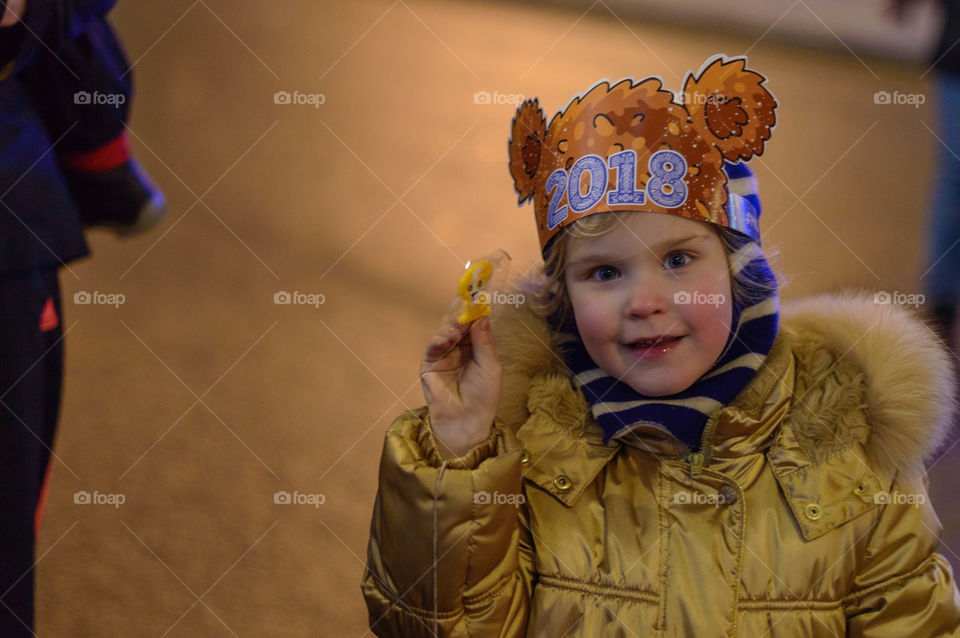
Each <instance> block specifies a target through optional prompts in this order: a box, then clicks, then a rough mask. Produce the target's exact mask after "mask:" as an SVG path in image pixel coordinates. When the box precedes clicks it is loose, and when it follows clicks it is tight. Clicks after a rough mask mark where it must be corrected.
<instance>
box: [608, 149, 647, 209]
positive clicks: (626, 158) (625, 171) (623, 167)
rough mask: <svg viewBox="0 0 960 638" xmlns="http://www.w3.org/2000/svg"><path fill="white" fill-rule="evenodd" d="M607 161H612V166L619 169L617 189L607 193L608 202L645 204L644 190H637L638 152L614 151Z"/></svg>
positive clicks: (611, 203)
mask: <svg viewBox="0 0 960 638" xmlns="http://www.w3.org/2000/svg"><path fill="white" fill-rule="evenodd" d="M607 161H609V162H610V168H615V169H617V190H615V191H610V192H609V193H607V203H608V204H610V205H611V206H616V205H618V204H643V203H644V201H646V196H645V194H644V192H643V191H642V190H639V191H638V190H637V152H636V151H634V150H629V151H622V152H620V153H614V154H613V155H611V156H610V157H609V158H607Z"/></svg>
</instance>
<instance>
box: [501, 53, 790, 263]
mask: <svg viewBox="0 0 960 638" xmlns="http://www.w3.org/2000/svg"><path fill="white" fill-rule="evenodd" d="M746 61H747V60H746V58H745V57H738V58H726V57H725V56H723V55H717V56H714V57H713V58H710V59H709V60H707V61H706V62H705V63H704V64H703V67H701V70H700V72H699V73H698V74H696V75H694V74H693V73H691V72H688V73H687V76H686V78H685V81H684V84H683V94H682V95H681V96H680V99H679V100H676V101H675V98H676V96H675V95H674V93H673V92H672V91H668V90H664V89H663V88H662V87H663V82H662V81H661V79H660V78H659V77H656V76H653V77H648V78H645V79H643V80H641V81H639V82H634V81H633V79H632V78H626V79H623V80H621V81H619V82H617V83H616V84H614V85H613V86H611V85H610V83H609V82H607V81H602V82H599V83H598V84H596V85H594V86H593V87H592V88H590V89H589V90H588V91H587V92H586V93H585V94H584V95H583V96H578V97H575V98H574V99H573V100H572V101H571V102H570V104H569V105H568V106H567V108H566V109H565V110H564V111H562V112H558V113H557V114H556V115H555V116H554V117H553V119H552V120H551V121H550V126H549V127H548V126H547V125H546V120H545V119H544V116H543V111H542V110H541V108H540V106H539V103H538V101H537V99H536V98H534V99H531V100H526V101H524V102H523V104H521V105H520V107H519V108H518V109H517V113H516V115H515V116H514V118H513V126H512V132H511V137H510V141H509V152H510V174H511V175H512V176H513V183H514V186H515V188H516V191H517V194H518V200H519V201H518V203H519V204H521V205H522V204H523V203H524V202H526V201H527V200H528V199H530V198H533V200H534V201H533V203H534V212H535V214H536V218H537V233H538V235H539V237H540V249H541V251H543V252H544V253H545V252H546V247H547V244H548V243H549V241H550V240H551V239H552V238H553V237H554V236H555V235H556V234H557V233H559V232H560V230H561V229H562V228H563V227H565V226H569V225H570V224H572V223H574V222H575V221H577V220H578V219H581V218H582V217H586V216H587V215H593V214H595V213H606V212H617V211H643V212H657V213H667V214H671V215H679V216H681V217H688V218H690V219H697V220H701V221H707V222H711V223H714V224H718V225H720V226H724V227H727V228H732V229H733V230H736V231H739V232H741V233H743V234H744V235H747V236H748V237H750V238H751V239H754V240H756V241H758V242H759V240H760V233H759V225H758V222H759V217H760V207H759V201H758V200H757V199H756V197H755V195H754V196H752V197H751V196H749V195H748V196H746V197H745V196H744V195H745V194H746V193H744V192H739V193H738V191H740V189H739V188H734V187H733V186H734V184H733V183H729V184H728V173H730V177H734V176H736V177H737V179H736V180H735V181H736V182H739V183H740V185H742V184H746V183H749V184H753V178H752V173H751V172H750V170H749V169H747V168H746V166H745V165H743V164H742V162H746V161H748V160H749V159H750V158H752V157H753V156H754V155H760V154H762V153H763V148H764V142H766V141H767V140H768V139H770V133H771V131H772V129H773V127H774V125H775V124H776V115H775V113H774V110H775V109H776V107H777V101H776V99H775V98H774V97H773V95H772V94H771V93H770V92H769V91H767V89H766V88H764V86H763V83H764V82H765V81H766V78H765V77H764V76H762V75H760V74H759V73H756V72H755V71H750V70H747V69H746ZM725 167H726V170H725Z"/></svg>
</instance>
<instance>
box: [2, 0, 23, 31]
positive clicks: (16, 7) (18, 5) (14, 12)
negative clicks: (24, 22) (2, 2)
mask: <svg viewBox="0 0 960 638" xmlns="http://www.w3.org/2000/svg"><path fill="white" fill-rule="evenodd" d="M6 2H7V10H6V11H4V12H3V16H2V17H0V27H12V26H13V25H15V24H16V23H18V22H20V18H22V17H23V13H24V11H26V10H27V0H6Z"/></svg>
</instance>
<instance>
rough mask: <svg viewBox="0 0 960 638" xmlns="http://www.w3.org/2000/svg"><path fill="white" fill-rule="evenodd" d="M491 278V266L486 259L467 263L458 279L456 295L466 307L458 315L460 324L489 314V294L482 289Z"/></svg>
mask: <svg viewBox="0 0 960 638" xmlns="http://www.w3.org/2000/svg"><path fill="white" fill-rule="evenodd" d="M491 277H493V264H491V263H490V262H489V261H488V260H486V259H478V260H477V261H475V262H473V263H470V262H467V270H466V272H464V273H463V276H462V277H460V284H459V285H458V286H457V294H458V295H459V296H460V298H461V299H463V300H464V301H465V302H466V307H465V308H464V310H463V313H462V314H461V315H460V318H459V319H458V321H459V322H460V323H470V322H471V321H473V320H474V319H479V318H480V317H485V316H487V315H489V314H490V293H488V292H486V291H484V288H485V287H486V286H487V285H488V284H489V283H490V278H491Z"/></svg>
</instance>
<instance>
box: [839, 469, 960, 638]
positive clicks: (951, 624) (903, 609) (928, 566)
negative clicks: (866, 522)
mask: <svg viewBox="0 0 960 638" xmlns="http://www.w3.org/2000/svg"><path fill="white" fill-rule="evenodd" d="M925 483H926V480H924V482H923V483H921V482H920V480H914V481H904V480H900V479H898V480H896V481H894V483H893V486H892V487H891V489H890V492H889V495H890V498H889V499H887V500H888V502H887V503H886V504H883V505H881V508H882V510H881V514H880V518H879V520H878V522H877V525H876V527H875V528H874V530H873V533H872V535H871V538H870V541H869V542H868V543H867V549H866V554H865V555H864V556H863V558H862V562H861V565H862V568H861V571H860V573H859V574H858V575H857V578H856V581H855V584H856V589H855V590H854V591H853V592H852V593H851V594H850V595H849V596H847V598H846V599H845V601H844V611H845V612H846V614H847V616H848V625H847V636H849V637H850V638H881V637H882V638H896V637H902V636H914V637H916V638H920V636H924V637H926V636H931V637H933V636H936V637H938V638H940V637H944V636H953V637H960V595H958V593H957V586H956V583H955V582H954V580H953V573H952V571H951V569H950V564H949V563H948V562H947V561H946V560H945V559H944V557H943V556H941V555H940V554H938V553H936V552H935V550H936V549H937V543H938V540H939V539H938V537H939V535H940V532H941V530H942V526H941V524H940V520H939V519H938V518H937V515H936V513H935V512H934V510H933V506H932V505H931V503H930V499H929V497H928V496H927V491H926V489H925Z"/></svg>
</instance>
